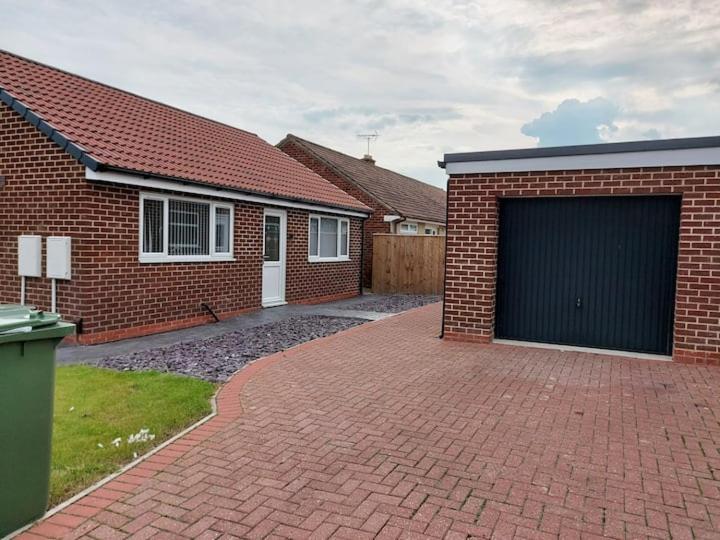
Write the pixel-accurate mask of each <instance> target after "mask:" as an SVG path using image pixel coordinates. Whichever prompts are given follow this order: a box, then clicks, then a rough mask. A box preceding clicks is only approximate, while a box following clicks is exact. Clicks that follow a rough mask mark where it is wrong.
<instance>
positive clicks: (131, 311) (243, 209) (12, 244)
mask: <svg viewBox="0 0 720 540" xmlns="http://www.w3.org/2000/svg"><path fill="white" fill-rule="evenodd" d="M0 175H3V176H5V179H6V185H5V187H4V189H2V190H1V191H0V302H12V303H15V302H18V301H19V299H20V279H19V278H18V277H17V275H16V274H17V236H18V235H19V234H39V235H42V236H50V235H67V236H71V237H72V239H73V246H72V249H73V278H72V280H70V281H67V282H65V281H62V282H59V287H58V311H59V312H60V313H62V314H63V316H65V317H66V318H68V319H70V320H77V319H80V318H82V319H83V323H84V335H83V336H82V339H81V341H83V342H87V343H89V342H100V341H108V340H112V339H118V338H121V337H127V336H130V335H140V334H144V333H152V332H157V331H164V330H168V329H171V328H180V327H185V326H191V325H194V324H200V323H202V322H206V321H208V320H209V317H208V316H207V315H206V314H205V313H204V312H203V311H202V308H201V307H200V304H201V303H203V302H204V303H207V304H209V305H210V306H211V307H212V308H213V309H214V310H215V311H216V313H218V314H219V315H221V316H230V315H232V314H235V313H238V312H242V311H246V310H250V309H255V308H259V307H260V304H261V280H262V220H263V207H262V206H259V205H256V204H246V203H236V204H235V231H234V240H233V241H234V255H235V258H236V261H234V262H208V263H157V264H140V263H139V261H138V241H139V238H138V233H139V231H138V220H139V192H140V190H139V189H138V188H134V187H118V186H108V185H103V184H97V183H89V182H87V181H86V180H85V179H84V176H85V169H84V167H83V166H81V165H79V164H78V163H77V162H76V161H74V160H73V159H72V158H70V157H69V156H67V155H66V154H65V153H64V152H62V151H61V150H59V149H58V148H57V147H56V146H55V145H54V143H52V142H50V141H49V140H47V139H46V138H45V137H44V136H43V135H42V134H40V133H39V132H38V131H36V130H35V128H33V127H32V126H30V125H29V124H27V123H26V122H25V121H23V120H22V119H21V118H20V117H19V116H18V115H17V114H16V113H14V112H13V111H11V110H10V109H9V108H7V107H6V106H5V105H2V107H0ZM307 216H308V213H307V212H305V211H296V210H290V211H289V212H288V237H289V238H288V266H287V277H286V282H287V299H288V301H291V302H300V301H313V300H316V299H318V298H321V297H329V296H332V297H343V296H351V295H354V294H357V292H358V282H359V274H358V272H359V265H360V220H359V219H353V220H352V221H351V223H352V225H351V260H350V261H348V262H344V263H314V264H313V265H310V264H309V263H308V262H307V234H308V217H307ZM291 235H292V240H290V236H291ZM49 290H50V289H49V280H48V279H46V278H31V279H28V284H27V298H26V301H27V303H32V304H36V305H38V306H39V307H40V308H43V309H49V307H50V306H49V303H50V292H49Z"/></svg>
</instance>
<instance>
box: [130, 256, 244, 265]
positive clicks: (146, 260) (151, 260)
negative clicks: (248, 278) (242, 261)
mask: <svg viewBox="0 0 720 540" xmlns="http://www.w3.org/2000/svg"><path fill="white" fill-rule="evenodd" d="M235 260H236V259H235V257H233V256H231V255H228V256H226V257H221V256H214V257H213V256H206V255H203V256H199V257H198V256H195V257H193V256H187V257H182V256H179V257H168V256H159V257H153V256H147V255H143V256H141V257H140V258H139V262H140V263H141V264H157V263H188V262H197V263H208V262H235Z"/></svg>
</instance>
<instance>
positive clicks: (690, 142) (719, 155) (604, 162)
mask: <svg viewBox="0 0 720 540" xmlns="http://www.w3.org/2000/svg"><path fill="white" fill-rule="evenodd" d="M718 164H720V136H718V137H692V138H683V139H662V140H654V141H631V142H618V143H603V144H582V145H575V146H551V147H540V148H520V149H514V150H492V151H487V152H461V153H454V154H445V156H444V158H443V161H440V162H438V165H439V166H440V167H442V168H444V169H445V170H447V172H448V174H462V173H478V172H511V171H541V170H566V169H607V168H624V167H661V166H675V165H678V166H680V165H718Z"/></svg>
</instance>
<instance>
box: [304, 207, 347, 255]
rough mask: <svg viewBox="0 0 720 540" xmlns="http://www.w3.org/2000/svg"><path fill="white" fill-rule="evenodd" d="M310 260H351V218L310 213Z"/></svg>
mask: <svg viewBox="0 0 720 540" xmlns="http://www.w3.org/2000/svg"><path fill="white" fill-rule="evenodd" d="M308 260H309V261H310V262H323V261H347V260H350V220H348V219H344V218H335V217H327V216H318V215H314V214H312V215H310V223H309V226H308Z"/></svg>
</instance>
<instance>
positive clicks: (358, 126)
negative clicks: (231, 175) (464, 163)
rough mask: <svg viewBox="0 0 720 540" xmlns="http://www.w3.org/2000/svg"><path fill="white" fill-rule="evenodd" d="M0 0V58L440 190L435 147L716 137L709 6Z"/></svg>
mask: <svg viewBox="0 0 720 540" xmlns="http://www.w3.org/2000/svg"><path fill="white" fill-rule="evenodd" d="M562 4H563V3H562V2H559V1H553V0H534V1H529V2H524V1H519V0H517V1H515V0H503V1H479V2H473V1H453V0H385V1H332V0H317V1H315V0H312V1H302V0H296V1H273V0H257V1H254V0H253V1H234V2H229V1H219V0H218V1H212V0H208V1H199V0H172V1H162V0H153V1H152V2H147V1H142V0H123V1H115V2H109V1H102V0H93V1H87V2H85V1H72V0H65V1H51V0H46V1H40V0H32V1H29V0H17V1H16V0H0V6H1V7H2V11H1V12H2V16H1V17H0V48H3V49H6V50H9V51H12V52H15V53H18V54H21V55H24V56H27V57H30V58H32V59H35V60H39V61H42V62H45V63H48V64H51V65H54V66H57V67H61V68H64V69H67V70H69V71H72V72H75V73H79V74H82V75H85V76H87V77H90V78H93V79H97V80H99V81H102V82H105V83H108V84H111V85H114V86H118V87H120V88H123V89H126V90H130V91H133V92H136V93H138V94H141V95H144V96H147V97H151V98H154V99H157V100H159V101H163V102H166V103H169V104H172V105H175V106H177V107H181V108H183V109H187V110H190V111H193V112H196V113H199V114H201V115H204V116H208V117H211V118H215V119H218V120H222V121H223V122H226V123H229V124H232V125H235V126H238V127H242V128H244V129H247V130H250V131H253V132H255V133H257V134H258V135H260V136H261V137H263V138H264V139H265V140H267V141H269V142H271V143H273V144H275V143H277V142H278V141H279V140H280V139H281V138H282V137H283V136H284V135H285V134H286V133H294V134H296V135H298V136H300V137H304V138H307V139H310V140H312V141H315V142H318V143H320V144H324V145H327V146H330V147H333V148H336V149H339V150H341V151H344V152H347V153H350V154H353V155H356V156H358V157H360V156H361V155H362V154H363V153H364V150H365V146H364V143H363V142H362V141H361V140H360V139H358V138H357V134H358V133H367V132H373V131H375V130H377V131H378V132H379V133H380V138H379V139H378V140H377V142H375V143H374V144H373V146H372V150H371V152H372V154H373V156H374V157H375V158H376V159H377V162H378V164H379V165H382V166H385V167H388V168H393V169H396V170H398V171H400V172H403V173H405V174H408V175H411V176H414V177H416V178H419V179H422V180H425V181H428V182H431V183H434V184H436V185H444V182H445V176H444V174H443V171H442V170H440V169H439V168H438V167H437V165H436V162H437V161H438V159H441V158H442V155H443V153H444V152H462V151H471V150H494V149H502V148H518V147H532V146H536V145H538V144H539V145H545V146H547V145H564V144H580V143H590V142H602V141H620V140H634V139H643V138H670V137H686V136H702V135H718V134H720V54H719V53H720V2H718V1H717V0H699V1H682V0H677V1H676V0H673V1H670V0H655V1H651V0H650V1H644V0H614V1H613V0H605V1H583V0H577V1H574V2H567V3H566V5H565V7H563V6H562Z"/></svg>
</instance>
